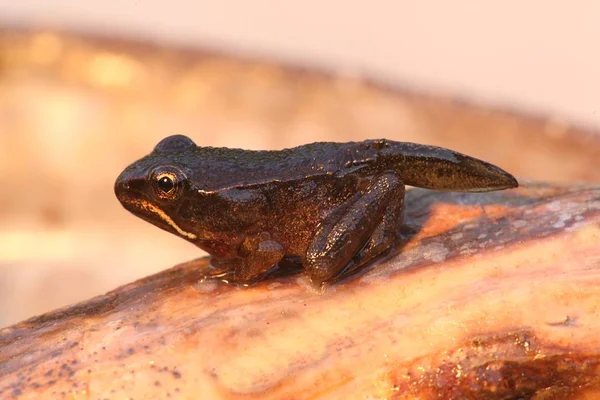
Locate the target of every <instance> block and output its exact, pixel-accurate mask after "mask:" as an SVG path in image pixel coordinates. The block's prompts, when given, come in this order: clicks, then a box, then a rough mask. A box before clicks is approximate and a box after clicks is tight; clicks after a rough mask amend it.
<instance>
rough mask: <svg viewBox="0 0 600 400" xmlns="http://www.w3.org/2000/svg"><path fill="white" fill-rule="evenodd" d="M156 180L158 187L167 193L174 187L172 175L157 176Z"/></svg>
mask: <svg viewBox="0 0 600 400" xmlns="http://www.w3.org/2000/svg"><path fill="white" fill-rule="evenodd" d="M157 180H158V188H159V189H160V190H162V191H163V192H164V193H169V192H170V191H171V190H173V188H174V187H175V182H173V177H171V176H170V175H166V174H165V175H162V176H159V177H158V178H157Z"/></svg>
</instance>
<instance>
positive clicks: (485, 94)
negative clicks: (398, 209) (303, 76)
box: [0, 0, 600, 126]
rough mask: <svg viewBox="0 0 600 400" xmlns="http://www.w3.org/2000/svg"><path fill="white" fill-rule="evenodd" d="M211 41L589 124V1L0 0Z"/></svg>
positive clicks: (596, 76)
mask: <svg viewBox="0 0 600 400" xmlns="http://www.w3.org/2000/svg"><path fill="white" fill-rule="evenodd" d="M2 22H4V23H7V22H8V23H36V24H42V25H44V26H58V27H65V26H68V27H73V28H77V29H80V30H86V31H92V32H104V33H108V34H111V35H113V34H118V33H123V34H128V35H134V36H140V37H145V38H152V39H157V40H161V41H170V42H178V43H187V44H193V45H203V44H204V45H212V46H215V47H218V48H227V49H238V50H243V51H245V52H247V53H250V54H254V55H255V54H259V55H268V56H273V55H275V56H278V57H281V58H285V59H291V60H300V61H303V62H307V63H311V64H315V63H316V64H321V65H327V66H332V67H335V68H338V69H342V70H344V71H346V72H347V73H349V74H360V73H365V72H370V73H374V74H377V75H378V76H384V77H387V78H388V79H390V80H393V81H394V82H400V83H402V84H404V85H407V86H409V87H413V88H422V89H423V88H424V89H426V90H428V91H441V92H444V93H451V94H454V93H455V94H460V95H461V96H467V97H468V98H470V99H473V100H477V101H483V102H485V103H488V104H493V105H500V106H503V107H510V108H516V109H519V110H529V111H531V112H534V113H545V114H552V115H554V116H555V117H556V118H558V119H563V118H567V119H569V120H571V121H579V122H582V123H588V124H593V125H595V126H598V125H600V113H599V112H598V110H599V108H600V2H597V1H592V0H587V1H572V2H566V1H565V2H558V1H543V0H530V1H519V0H510V1H497V2H489V1H488V2H482V1H475V0H472V1H469V0H454V1H439V0H437V1H435V0H419V1H416V0H412V1H411V0H398V1H394V0H371V1H360V2H359V1H348V0H330V1H326V2H324V1H319V0H308V1H296V2H292V1H279V0H253V1H239V0H238V1H232V0H225V1H224V0H220V1H195V0H169V1H165V0H117V1H75V0H24V1H15V0H0V23H2Z"/></svg>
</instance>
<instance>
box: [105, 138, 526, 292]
mask: <svg viewBox="0 0 600 400" xmlns="http://www.w3.org/2000/svg"><path fill="white" fill-rule="evenodd" d="M406 185H409V186H415V187H421V188H425V189H432V190H440V191H459V192H488V191H495V190H504V189H510V188H515V187H518V182H517V180H516V179H515V177H513V176H512V175H511V174H509V173H508V172H506V171H504V170H503V169H501V168H499V167H497V166H495V165H492V164H490V163H488V162H485V161H482V160H479V159H476V158H474V157H471V156H468V155H465V154H462V153H459V152H456V151H453V150H450V149H446V148H442V147H437V146H431V145H423V144H416V143H409V142H398V141H393V140H387V139H369V140H364V141H357V142H316V143H311V144H305V145H301V146H298V147H293V148H287V149H282V150H245V149H239V148H227V147H209V146H198V145H196V144H195V142H194V141H193V140H192V139H191V138H189V137H187V136H185V135H171V136H168V137H166V138H164V139H163V140H161V141H160V142H159V143H158V144H157V145H156V146H155V147H154V149H153V150H152V151H151V153H150V154H148V155H146V156H145V157H142V158H141V159H139V160H137V161H135V162H134V163H132V164H131V165H129V166H128V167H127V168H125V170H123V172H122V173H121V174H120V175H119V176H118V178H117V179H116V182H115V185H114V191H115V194H116V197H117V199H118V200H119V201H120V203H121V204H122V205H123V206H124V208H125V209H126V210H128V211H130V212H131V213H133V214H134V215H136V216H137V217H140V218H142V219H143V220H145V221H147V222H149V223H151V224H153V225H155V226H157V227H159V228H161V229H163V230H165V231H168V232H170V233H172V234H175V235H177V236H179V237H181V238H183V239H185V240H187V241H189V242H191V243H193V244H194V245H196V246H197V247H199V248H200V249H202V250H204V251H205V252H207V253H208V254H209V255H210V269H209V271H208V272H207V273H206V276H205V279H220V280H222V281H225V282H229V283H234V284H238V285H245V286H249V285H253V284H255V283H257V282H260V281H262V280H264V279H267V278H268V276H269V273H270V272H271V271H273V269H274V268H276V267H277V266H278V265H279V264H280V263H284V262H285V261H289V260H295V262H299V263H300V265H301V269H302V270H303V271H304V273H305V274H306V275H307V276H308V278H309V280H310V282H312V283H313V284H314V285H316V286H321V287H323V286H324V285H327V284H333V283H335V282H337V281H339V280H342V279H344V278H346V277H348V276H351V275H354V274H356V273H358V272H359V271H361V270H364V269H365V268H366V267H367V266H368V265H370V264H371V263H374V262H375V261H376V260H378V259H380V258H381V257H383V256H384V255H386V254H387V253H388V252H389V251H390V250H391V249H392V248H393V247H394V246H395V244H396V243H398V241H399V239H400V235H401V233H400V232H401V228H402V224H403V214H404V208H405V204H404V199H405V193H406V188H405V186H406Z"/></svg>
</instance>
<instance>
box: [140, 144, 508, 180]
mask: <svg viewBox="0 0 600 400" xmlns="http://www.w3.org/2000/svg"><path fill="white" fill-rule="evenodd" d="M165 140H168V139H165ZM171 140H172V143H167V145H166V146H165V145H164V144H163V145H161V144H160V143H159V145H158V146H157V148H156V150H155V153H153V154H151V155H150V156H149V157H154V158H157V157H158V158H161V159H162V162H163V163H165V164H168V163H174V164H176V165H179V166H180V167H184V168H185V169H186V170H187V171H188V172H189V173H191V174H192V181H193V182H194V185H195V186H196V187H197V188H198V189H201V190H210V191H212V190H219V189H223V188H228V187H237V186H250V185H259V184H267V183H273V182H289V181H301V180H305V179H306V178H310V177H316V176H323V175H330V176H343V175H346V174H350V173H352V174H358V175H360V176H374V175H377V174H379V173H382V172H385V171H394V172H395V173H397V174H398V176H399V177H400V178H401V180H402V181H403V182H404V183H406V184H408V185H412V186H419V187H425V188H430V189H439V190H459V191H488V190H498V189H504V188H509V187H515V186H517V181H516V180H515V179H514V177H512V176H511V175H510V174H508V173H507V172H505V171H503V170H501V169H500V168H498V167H496V166H494V165H491V164H489V163H486V162H484V161H481V160H477V159H475V158H473V157H469V156H466V155H464V154H461V153H457V152H455V151H452V150H448V149H444V148H440V147H435V146H426V145H420V144H415V143H404V142H394V141H389V140H385V139H378V140H365V141H363V142H348V143H334V142H318V143H312V144H307V145H303V146H298V147H294V148H290V149H283V150H270V151H269V150H263V151H253V150H243V149H230V148H215V147H198V146H195V145H194V144H193V142H191V140H190V139H188V138H175V139H174V140H173V139H171ZM167 148H168V150H172V149H175V150H177V151H175V152H171V151H165V150H167ZM154 161H156V160H154Z"/></svg>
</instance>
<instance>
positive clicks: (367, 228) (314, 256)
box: [303, 172, 404, 284]
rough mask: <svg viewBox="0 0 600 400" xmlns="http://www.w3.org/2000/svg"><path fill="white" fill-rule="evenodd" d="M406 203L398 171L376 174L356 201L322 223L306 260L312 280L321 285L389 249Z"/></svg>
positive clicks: (334, 212) (395, 235) (305, 264)
mask: <svg viewBox="0 0 600 400" xmlns="http://www.w3.org/2000/svg"><path fill="white" fill-rule="evenodd" d="M403 204H404V184H403V183H402V181H401V180H400V178H399V177H398V175H397V174H396V173H394V172H385V173H382V174H380V175H377V176H375V177H373V178H372V179H371V182H370V183H369V186H368V187H367V189H366V190H365V192H364V193H363V194H362V195H361V196H360V197H358V199H356V200H355V201H354V203H352V204H351V205H350V206H348V207H347V208H346V209H345V210H344V211H343V212H341V213H340V212H336V210H334V211H333V212H332V214H331V216H330V217H329V218H327V219H326V220H325V221H324V222H323V223H322V224H321V225H320V227H319V229H318V231H317V233H316V235H315V237H314V239H313V241H312V242H311V244H310V245H309V247H308V249H307V251H306V255H305V257H304V259H303V264H304V268H305V270H306V272H307V273H308V275H309V277H310V279H311V281H313V282H314V283H316V284H322V283H323V282H325V281H332V280H335V279H336V278H339V277H340V275H341V274H343V275H346V274H347V273H348V272H349V271H351V272H355V271H356V270H357V269H359V268H360V267H362V266H364V265H365V264H366V263H367V262H369V261H371V260H373V259H374V258H375V257H377V256H379V255H381V254H382V253H383V252H385V251H386V250H388V249H389V248H390V246H391V245H392V244H393V243H394V241H395V239H396V238H397V236H398V231H399V227H400V225H401V223H402V210H403Z"/></svg>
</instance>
